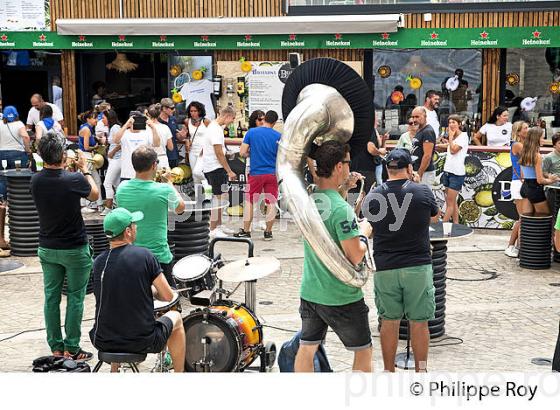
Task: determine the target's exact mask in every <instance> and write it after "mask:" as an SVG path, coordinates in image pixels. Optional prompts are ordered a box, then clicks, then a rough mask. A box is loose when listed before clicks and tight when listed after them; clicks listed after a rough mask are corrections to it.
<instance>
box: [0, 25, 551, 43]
mask: <svg viewBox="0 0 560 410" xmlns="http://www.w3.org/2000/svg"><path fill="white" fill-rule="evenodd" d="M170 22H171V20H170ZM559 33H560V27H511V28H465V29H458V28H453V29H451V28H447V29H443V28H442V29H399V31H398V32H396V33H374V34H336V33H333V34H278V35H258V36H257V35H244V36H206V35H203V36H171V35H161V36H125V35H115V36H90V35H88V36H83V35H81V36H61V35H58V34H56V33H52V32H47V31H45V32H41V31H39V32H10V31H5V32H2V31H0V49H62V50H65V49H74V50H79V49H83V50H110V49H117V50H126V49H132V50H255V49H256V50H275V49H286V50H290V49H333V48H341V49H345V48H346V49H351V48H359V49H367V48H541V47H560V34H559Z"/></svg>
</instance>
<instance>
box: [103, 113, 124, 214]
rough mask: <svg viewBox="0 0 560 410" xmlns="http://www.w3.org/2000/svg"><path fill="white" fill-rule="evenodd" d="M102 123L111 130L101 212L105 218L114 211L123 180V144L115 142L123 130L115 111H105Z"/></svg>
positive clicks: (108, 138)
mask: <svg viewBox="0 0 560 410" xmlns="http://www.w3.org/2000/svg"><path fill="white" fill-rule="evenodd" d="M101 121H103V124H104V125H105V126H106V127H107V128H108V129H109V135H108V137H107V140H108V142H109V149H108V150H107V159H108V161H109V165H108V166H107V171H106V172H105V181H103V186H104V187H105V209H104V210H103V212H101V215H102V216H105V215H107V214H108V213H109V212H111V209H113V198H114V197H115V191H116V190H117V187H118V186H119V182H120V180H121V144H115V143H114V142H113V138H114V137H115V134H116V133H117V132H118V131H119V130H120V129H121V123H120V122H119V118H118V116H117V113H116V112H115V111H114V110H108V111H105V112H104V113H103V118H102V119H101Z"/></svg>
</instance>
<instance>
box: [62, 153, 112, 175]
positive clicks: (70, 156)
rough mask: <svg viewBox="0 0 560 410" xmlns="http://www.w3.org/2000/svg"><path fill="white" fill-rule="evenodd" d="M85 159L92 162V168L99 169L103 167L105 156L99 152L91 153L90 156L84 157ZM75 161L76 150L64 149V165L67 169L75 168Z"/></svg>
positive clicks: (76, 160)
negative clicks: (91, 155)
mask: <svg viewBox="0 0 560 410" xmlns="http://www.w3.org/2000/svg"><path fill="white" fill-rule="evenodd" d="M86 161H87V162H88V163H90V164H92V166H93V168H95V169H100V168H103V164H104V163H105V158H103V155H101V154H93V157H92V158H86ZM77 162H78V151H77V150H73V149H69V150H67V151H66V166H67V167H68V168H69V169H73V170H74V171H76V170H77V165H76V164H77Z"/></svg>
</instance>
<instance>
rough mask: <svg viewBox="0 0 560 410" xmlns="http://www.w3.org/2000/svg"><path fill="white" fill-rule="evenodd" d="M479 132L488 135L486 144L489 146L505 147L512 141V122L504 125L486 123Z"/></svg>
mask: <svg viewBox="0 0 560 410" xmlns="http://www.w3.org/2000/svg"><path fill="white" fill-rule="evenodd" d="M478 132H480V133H481V134H483V135H486V145H488V146H489V147H503V146H504V145H509V142H510V141H511V122H506V123H505V124H503V125H496V124H488V123H486V124H484V125H483V126H482V127H480V129H479V130H478Z"/></svg>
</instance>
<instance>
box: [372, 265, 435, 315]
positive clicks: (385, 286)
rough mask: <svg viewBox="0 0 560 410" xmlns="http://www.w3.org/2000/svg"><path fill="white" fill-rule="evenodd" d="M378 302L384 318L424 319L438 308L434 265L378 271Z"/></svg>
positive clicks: (377, 304) (376, 292) (376, 273)
mask: <svg viewBox="0 0 560 410" xmlns="http://www.w3.org/2000/svg"><path fill="white" fill-rule="evenodd" d="M373 282H374V292H375V305H376V306H377V312H378V314H379V316H380V317H381V318H382V319H385V320H400V319H402V317H403V315H404V316H406V318H407V319H408V320H412V321H415V322H425V321H427V320H430V319H433V318H434V313H435V311H436V302H435V296H434V293H435V288H434V281H433V272H432V265H421V266H411V267H408V268H401V269H389V270H383V271H378V272H375V276H374V279H373Z"/></svg>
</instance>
